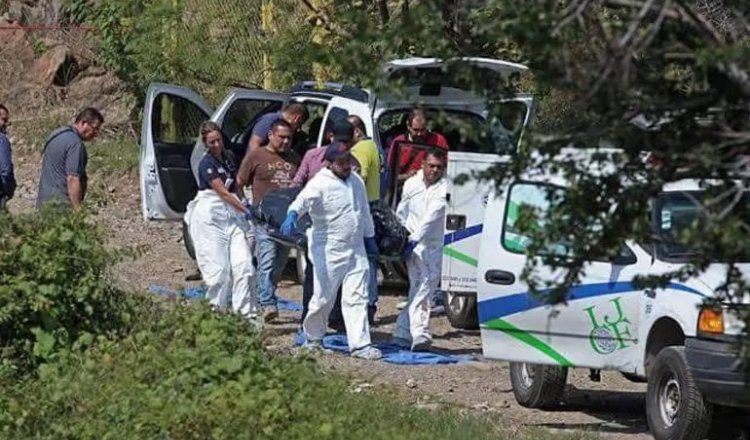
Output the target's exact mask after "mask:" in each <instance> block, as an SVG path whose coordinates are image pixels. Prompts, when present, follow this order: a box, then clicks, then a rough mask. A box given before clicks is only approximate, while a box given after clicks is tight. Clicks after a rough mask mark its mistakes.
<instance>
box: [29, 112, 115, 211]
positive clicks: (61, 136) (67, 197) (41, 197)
mask: <svg viewBox="0 0 750 440" xmlns="http://www.w3.org/2000/svg"><path fill="white" fill-rule="evenodd" d="M103 123H104V117H103V116H102V114H101V113H100V112H99V110H97V109H95V108H90V107H89V108H87V109H84V110H83V111H82V112H81V113H79V114H78V116H76V119H75V123H74V124H73V125H72V126H67V127H62V128H58V129H57V130H55V131H53V132H52V134H51V135H50V136H49V138H47V142H46V143H45V145H44V152H43V153H42V174H41V177H40V178H39V194H38V196H37V200H36V207H37V209H39V208H41V206H42V205H43V204H44V203H46V202H48V201H50V200H56V201H59V202H62V203H63V204H64V205H67V206H69V207H72V208H73V209H79V208H80V207H81V205H82V204H83V198H84V197H85V196H86V187H87V180H88V179H87V176H86V164H87V163H88V153H87V152H86V146H85V145H84V144H83V142H84V141H90V140H93V139H94V138H96V136H97V135H98V134H99V129H100V128H101V125H102V124H103Z"/></svg>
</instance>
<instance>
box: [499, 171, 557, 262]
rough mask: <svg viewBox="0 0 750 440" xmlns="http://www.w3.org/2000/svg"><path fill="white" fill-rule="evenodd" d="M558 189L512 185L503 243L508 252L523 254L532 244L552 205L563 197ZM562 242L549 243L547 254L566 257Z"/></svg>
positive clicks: (539, 185) (549, 186)
mask: <svg viewBox="0 0 750 440" xmlns="http://www.w3.org/2000/svg"><path fill="white" fill-rule="evenodd" d="M562 195H563V190H562V189H561V188H558V187H553V186H551V185H544V184H534V183H516V184H514V185H512V186H511V189H510V196H509V197H508V202H507V204H506V208H505V218H504V221H503V233H502V238H501V240H502V244H503V247H504V248H505V249H507V250H508V251H510V252H514V253H519V254H523V253H526V251H527V249H528V248H529V247H530V246H531V245H532V243H533V236H534V233H535V232H536V231H539V230H541V229H543V228H544V226H545V223H546V219H547V216H548V214H549V212H550V209H551V207H552V203H553V202H555V201H556V200H557V199H559V198H560V197H562ZM568 250H569V246H568V244H566V243H564V242H560V243H554V244H551V245H550V246H549V247H548V249H547V252H548V253H551V254H554V255H561V256H564V255H568V254H569V251H568Z"/></svg>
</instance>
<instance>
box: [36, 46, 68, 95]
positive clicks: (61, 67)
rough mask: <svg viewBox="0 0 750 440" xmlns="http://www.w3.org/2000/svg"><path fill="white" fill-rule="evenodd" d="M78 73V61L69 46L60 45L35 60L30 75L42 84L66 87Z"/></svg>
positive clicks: (37, 82)
mask: <svg viewBox="0 0 750 440" xmlns="http://www.w3.org/2000/svg"><path fill="white" fill-rule="evenodd" d="M77 74H78V62H77V61H76V59H75V58H74V57H73V55H72V54H71V52H70V49H68V47H67V46H64V45H59V46H55V47H53V48H51V49H50V50H48V51H47V52H45V53H44V54H43V55H42V56H41V57H39V59H37V60H36V61H34V64H33V65H32V67H31V73H30V77H31V80H32V81H33V82H35V83H36V84H39V85H41V86H52V85H55V86H61V87H65V86H67V85H68V84H70V82H71V81H72V80H73V78H75V76H76V75H77Z"/></svg>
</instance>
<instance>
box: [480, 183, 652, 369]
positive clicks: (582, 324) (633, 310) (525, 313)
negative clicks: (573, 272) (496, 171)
mask: <svg viewBox="0 0 750 440" xmlns="http://www.w3.org/2000/svg"><path fill="white" fill-rule="evenodd" d="M558 191H564V190H562V189H561V188H559V187H551V186H550V185H549V184H546V183H539V182H525V181H517V182H514V183H512V184H511V185H509V186H508V187H506V188H504V189H503V190H502V192H501V193H500V195H499V196H495V195H492V196H491V197H490V198H491V200H490V201H489V204H488V207H487V210H486V216H485V227H484V229H483V232H482V239H481V245H480V252H479V264H478V280H477V281H478V299H479V304H478V313H479V322H480V326H481V333H482V346H483V350H484V354H485V356H487V357H490V358H495V359H503V360H509V361H515V362H529V363H537V364H553V365H560V366H566V367H574V366H575V367H588V368H608V369H617V370H621V371H630V372H635V371H636V368H637V365H638V359H639V358H640V355H639V347H638V343H639V341H638V328H637V327H638V319H639V312H640V302H641V298H642V295H641V294H640V291H638V290H636V289H635V288H634V286H633V284H632V279H633V277H634V276H635V275H636V274H637V271H636V267H637V264H636V262H637V257H636V256H635V254H634V253H633V252H632V251H630V249H629V248H627V246H626V245H625V244H623V246H625V247H624V248H623V255H626V256H628V258H618V259H616V260H615V259H613V260H612V261H591V262H588V263H586V265H585V266H584V271H585V272H584V273H585V275H584V276H583V279H582V280H581V282H580V283H579V284H577V285H574V286H573V287H572V288H571V289H570V290H569V291H568V292H567V302H565V303H560V304H555V305H550V304H549V299H550V295H551V293H552V290H551V288H545V287H541V288H540V289H538V290H539V291H538V292H536V294H535V293H532V292H531V291H530V290H531V289H530V288H529V285H528V284H527V283H526V281H525V280H524V279H522V273H523V271H524V268H525V266H526V264H527V262H529V258H534V259H536V263H537V266H536V267H535V268H534V269H533V272H532V273H533V276H534V278H535V279H536V280H538V281H540V283H538V284H537V285H539V284H541V285H544V283H550V284H554V283H555V282H559V281H560V280H561V279H562V278H561V276H562V275H563V272H562V270H561V269H557V270H555V269H553V268H551V267H550V266H546V265H545V264H544V263H543V261H542V259H541V258H540V257H539V256H529V257H527V255H526V253H527V250H528V249H529V245H530V243H531V237H530V236H529V234H527V233H526V231H529V230H530V228H534V227H536V228H543V227H544V226H545V213H546V212H549V210H550V206H551V204H552V203H564V198H563V199H562V200H563V202H553V200H560V199H559V198H557V197H552V194H553V193H556V192H558ZM558 195H559V194H558ZM530 212H533V213H535V215H533V216H529V215H528V213H530ZM628 251H630V252H628ZM545 252H550V253H556V254H557V255H561V256H565V255H567V253H568V252H569V250H568V246H566V243H564V242H561V243H555V244H553V245H550V246H548V248H547V249H546V250H545ZM630 257H632V258H630ZM626 260H628V261H627V263H629V264H625V262H626Z"/></svg>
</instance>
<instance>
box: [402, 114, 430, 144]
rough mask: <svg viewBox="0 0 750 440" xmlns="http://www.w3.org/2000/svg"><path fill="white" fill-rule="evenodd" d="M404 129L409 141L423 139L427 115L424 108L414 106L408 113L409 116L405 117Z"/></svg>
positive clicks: (425, 134) (425, 133) (425, 132)
mask: <svg viewBox="0 0 750 440" xmlns="http://www.w3.org/2000/svg"><path fill="white" fill-rule="evenodd" d="M406 129H407V130H408V132H409V139H410V140H411V141H413V142H422V141H424V138H425V136H427V116H426V115H425V113H424V110H422V109H420V108H415V109H414V110H412V111H411V113H409V117H408V118H407V119H406Z"/></svg>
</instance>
